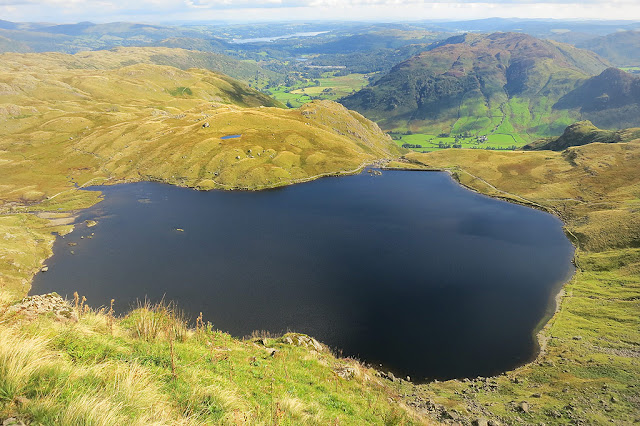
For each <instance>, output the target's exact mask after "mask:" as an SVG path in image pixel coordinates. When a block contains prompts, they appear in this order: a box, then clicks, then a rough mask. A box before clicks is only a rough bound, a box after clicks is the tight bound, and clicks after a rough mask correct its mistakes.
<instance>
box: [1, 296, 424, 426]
mask: <svg viewBox="0 0 640 426" xmlns="http://www.w3.org/2000/svg"><path fill="white" fill-rule="evenodd" d="M0 296H1V297H0V298H1V299H2V302H1V303H0V320H2V321H1V322H0V417H8V416H17V417H18V418H20V419H23V420H25V421H27V422H29V423H36V424H60V425H76V424H93V425H112V424H134V425H146V424H184V425H204V424H247V423H248V424H279V425H297V424H345V425H358V424H404V425H408V424H420V423H421V422H420V421H419V419H418V418H417V416H416V415H415V414H414V413H412V412H411V411H410V410H407V409H404V408H402V407H401V406H399V405H397V404H396V403H395V402H393V401H394V400H397V399H398V395H397V393H396V391H395V388H394V387H392V386H389V384H388V382H386V381H385V380H383V379H380V378H379V377H377V375H376V373H375V371H374V370H372V369H370V368H366V367H364V366H363V365H361V364H360V363H358V362H356V361H354V360H349V359H339V358H336V357H335V356H334V355H333V354H332V353H331V352H330V351H328V350H327V349H326V348H324V347H323V348H322V349H321V350H320V351H318V350H316V349H313V348H312V347H308V346H305V344H300V345H296V344H290V343H287V341H286V340H285V338H286V337H287V335H285V336H284V338H274V337H267V338H256V339H253V340H242V339H236V338H233V337H231V336H230V335H228V334H226V333H224V332H221V331H219V330H215V329H214V328H213V327H212V326H211V324H210V323H206V322H202V323H200V322H198V324H197V327H196V328H195V329H187V328H186V324H185V323H184V321H183V320H182V319H181V318H180V316H176V315H175V310H173V309H172V308H171V307H168V306H162V305H156V306H149V305H146V306H142V307H140V308H138V309H136V310H134V311H132V312H130V313H128V314H126V315H125V316H123V317H121V318H115V319H113V321H112V322H110V321H111V320H110V316H109V315H106V314H105V313H104V311H100V312H96V311H93V310H88V311H86V312H84V313H83V314H82V315H81V316H80V319H79V321H78V322H77V323H76V322H73V321H71V322H64V323H61V322H57V321H54V320H52V319H51V318H49V317H47V316H41V317H38V318H36V319H35V320H32V321H23V322H19V323H18V322H15V321H13V320H14V319H16V317H15V316H12V315H13V314H6V313H5V307H6V304H7V298H6V297H4V296H6V294H5V293H2V292H1V291H0ZM151 317H153V318H155V320H154V324H156V325H158V330H157V331H158V333H156V334H155V335H154V336H150V335H146V334H145V333H144V332H143V330H146V329H147V327H148V323H146V322H145V321H141V320H140V318H147V319H149V318H151ZM7 320H10V321H11V322H13V323H14V325H12V326H9V325H7ZM176 329H181V330H183V331H182V332H181V333H180V334H173V332H172V331H171V332H167V330H176ZM300 336H302V337H300ZM305 339H306V340H305ZM293 340H294V341H298V340H300V341H302V342H305V341H309V339H308V338H306V337H304V336H303V335H295V336H294V339H293ZM266 348H271V349H275V353H274V354H273V355H271V354H270V352H269V351H268V350H267V349H266ZM345 368H346V369H348V370H349V371H351V377H350V378H346V379H345V378H342V377H340V376H339V375H337V374H336V372H337V371H340V370H341V369H345Z"/></svg>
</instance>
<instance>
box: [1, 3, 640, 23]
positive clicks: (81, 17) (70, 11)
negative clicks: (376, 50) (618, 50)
mask: <svg viewBox="0 0 640 426" xmlns="http://www.w3.org/2000/svg"><path fill="white" fill-rule="evenodd" d="M168 17H170V18H169V19H168ZM488 18H506V19H526V20H530V19H545V20H551V19H554V20H559V21H560V20H561V21H566V20H577V21H584V20H596V21H611V20H613V21H624V22H633V21H639V20H640V4H639V3H638V2H637V1H636V0H609V1H603V0H586V1H584V2H582V3H577V2H576V1H575V0H543V1H538V2H528V1H526V0H493V1H491V2H489V1H485V2H474V1H472V0H451V1H446V0H444V1H431V2H427V1H423V0H344V1H338V0H302V1H292V0H233V1H232V0H140V1H138V2H135V5H132V2H126V1H124V0H100V1H92V0H72V1H63V0H0V19H2V20H7V21H13V22H50V23H57V24H64V23H77V22H82V21H91V22H94V23H109V22H141V23H150V24H171V23H174V24H188V23H203V24H204V23H208V24H212V23H221V24H223V23H259V22H279V21H305V22H310V21H316V22H318V21H345V22H358V21H362V22H415V21H434V20H439V21H442V20H444V21H461V20H475V19H488Z"/></svg>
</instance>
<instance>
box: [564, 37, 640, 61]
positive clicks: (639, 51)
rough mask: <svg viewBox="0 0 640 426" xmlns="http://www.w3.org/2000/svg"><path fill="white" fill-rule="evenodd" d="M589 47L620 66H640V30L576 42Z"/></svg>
mask: <svg viewBox="0 0 640 426" xmlns="http://www.w3.org/2000/svg"><path fill="white" fill-rule="evenodd" d="M576 46H577V47H580V48H583V49H589V50H591V51H593V52H595V53H597V54H598V55H600V56H602V57H603V58H606V59H607V60H608V61H609V62H611V63H612V64H614V65H616V66H618V67H637V66H640V31H638V30H635V31H618V32H614V33H612V34H607V35H605V36H602V37H596V38H592V39H590V40H585V41H583V42H579V43H576Z"/></svg>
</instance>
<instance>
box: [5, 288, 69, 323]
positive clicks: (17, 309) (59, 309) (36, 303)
mask: <svg viewBox="0 0 640 426" xmlns="http://www.w3.org/2000/svg"><path fill="white" fill-rule="evenodd" d="M7 312H8V313H14V314H17V315H23V316H24V317H25V318H27V319H33V318H35V317H37V316H38V315H44V314H47V313H49V312H53V314H54V315H55V317H56V319H57V320H58V321H73V322H76V321H78V314H77V312H76V311H75V309H73V307H72V306H71V304H70V303H69V302H67V301H66V300H64V299H63V298H62V297H60V296H59V295H58V294H57V293H48V294H42V295H35V296H29V297H25V298H24V299H22V301H21V302H20V303H17V304H15V305H12V306H10V307H9V308H8V309H7Z"/></svg>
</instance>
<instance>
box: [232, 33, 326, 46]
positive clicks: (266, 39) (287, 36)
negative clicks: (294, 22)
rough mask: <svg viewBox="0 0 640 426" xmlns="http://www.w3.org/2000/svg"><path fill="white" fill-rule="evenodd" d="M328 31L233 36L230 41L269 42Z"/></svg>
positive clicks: (313, 35)
mask: <svg viewBox="0 0 640 426" xmlns="http://www.w3.org/2000/svg"><path fill="white" fill-rule="evenodd" d="M328 32H329V31H311V32H301V33H293V34H286V35H281V36H275V37H257V38H234V39H233V40H231V43H236V44H245V43H269V42H272V41H276V40H282V39H285V38H294V37H315V36H317V35H320V34H326V33H328Z"/></svg>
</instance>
